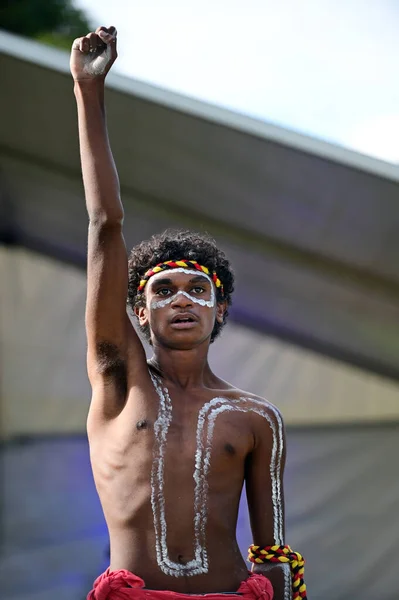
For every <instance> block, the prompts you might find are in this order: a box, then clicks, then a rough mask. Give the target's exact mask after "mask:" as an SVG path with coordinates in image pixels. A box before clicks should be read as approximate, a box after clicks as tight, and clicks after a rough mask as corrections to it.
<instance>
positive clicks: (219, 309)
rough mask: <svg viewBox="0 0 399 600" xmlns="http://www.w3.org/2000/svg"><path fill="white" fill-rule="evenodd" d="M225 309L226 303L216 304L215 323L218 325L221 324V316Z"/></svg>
mask: <svg viewBox="0 0 399 600" xmlns="http://www.w3.org/2000/svg"><path fill="white" fill-rule="evenodd" d="M226 309H227V302H226V301H224V302H218V303H217V304H216V321H217V322H218V323H223V315H224V313H225V312H226Z"/></svg>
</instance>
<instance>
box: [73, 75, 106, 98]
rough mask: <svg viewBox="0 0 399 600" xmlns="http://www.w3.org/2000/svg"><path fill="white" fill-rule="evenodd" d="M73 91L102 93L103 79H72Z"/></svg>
mask: <svg viewBox="0 0 399 600" xmlns="http://www.w3.org/2000/svg"><path fill="white" fill-rule="evenodd" d="M74 92H75V95H76V94H82V93H83V94H101V95H103V93H104V79H102V78H101V79H100V78H96V79H74Z"/></svg>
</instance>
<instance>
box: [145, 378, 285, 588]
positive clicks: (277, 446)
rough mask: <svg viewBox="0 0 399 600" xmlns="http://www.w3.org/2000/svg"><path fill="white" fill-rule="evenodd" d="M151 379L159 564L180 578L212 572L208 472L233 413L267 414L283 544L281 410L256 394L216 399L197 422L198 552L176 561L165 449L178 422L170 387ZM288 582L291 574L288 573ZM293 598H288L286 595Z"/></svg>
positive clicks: (195, 546) (276, 528)
mask: <svg viewBox="0 0 399 600" xmlns="http://www.w3.org/2000/svg"><path fill="white" fill-rule="evenodd" d="M150 374H151V378H152V381H153V384H154V387H155V390H156V391H157V394H158V396H159V400H160V403H159V412H158V417H157V420H156V422H155V447H154V462H153V468H152V475H151V504H152V510H153V516H154V529H155V538H156V555H157V563H158V565H159V567H160V569H161V570H162V571H163V572H164V573H166V574H167V575H171V576H174V577H183V576H186V577H187V576H193V575H200V574H203V573H207V572H208V570H209V562H208V554H207V549H206V525H207V520H208V491H209V484H208V475H209V471H210V466H211V451H212V440H213V434H214V429H215V423H216V419H217V417H218V416H219V415H221V414H223V413H224V412H228V411H239V412H243V413H247V412H255V413H256V414H258V415H260V416H262V417H263V418H264V419H266V421H267V422H268V424H269V427H270V429H271V431H272V437H273V443H272V455H271V460H270V477H271V484H272V505H273V524H274V538H275V543H276V544H278V545H280V544H282V543H283V515H282V502H281V461H282V453H283V429H282V420H281V417H280V414H279V412H278V411H277V410H276V409H275V408H274V407H273V406H270V405H268V407H267V408H268V409H269V411H271V412H272V413H273V415H274V417H275V418H272V417H271V416H270V413H269V412H268V411H267V408H266V406H265V404H264V403H263V402H261V401H260V400H255V399H252V398H245V397H242V398H239V399H237V400H229V399H227V398H222V397H221V398H213V399H212V400H210V401H209V402H207V403H206V404H205V405H204V406H203V407H202V408H201V410H200V411H199V414H198V421H197V432H196V442H197V448H196V453H195V467H194V473H193V479H194V540H193V556H194V558H193V559H192V560H190V561H189V562H188V563H186V564H185V565H182V564H180V563H176V562H173V561H171V560H170V558H169V551H168V546H167V523H166V517H165V496H164V477H165V473H164V471H165V464H164V458H165V449H166V442H167V434H168V429H169V426H170V423H171V422H172V403H171V399H170V396H169V392H168V390H167V388H165V387H163V386H162V384H161V382H160V380H159V379H158V378H157V377H155V376H153V375H152V373H150ZM286 580H287V581H288V578H287V577H286ZM287 593H289V591H288V592H287ZM286 597H287V598H288V596H286V595H285V596H284V598H285V599H286Z"/></svg>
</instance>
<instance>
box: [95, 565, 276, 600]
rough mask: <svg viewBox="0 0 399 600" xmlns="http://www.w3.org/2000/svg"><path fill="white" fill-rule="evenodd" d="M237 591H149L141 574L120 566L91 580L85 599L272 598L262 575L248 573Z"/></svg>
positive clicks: (227, 599) (216, 599) (259, 599)
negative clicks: (92, 583)
mask: <svg viewBox="0 0 399 600" xmlns="http://www.w3.org/2000/svg"><path fill="white" fill-rule="evenodd" d="M237 594H240V596H238V595H237V596H236V595H234V593H232V594H231V593H229V594H227V595H226V594H220V593H215V594H181V593H178V592H171V591H168V590H149V589H146V588H145V583H144V581H143V580H142V579H141V577H137V575H134V574H133V573H131V572H130V571H125V570H123V569H121V570H119V571H112V572H110V570H109V569H107V570H106V571H105V573H103V574H102V575H100V577H98V578H97V579H96V580H95V582H94V587H93V589H92V591H91V592H90V593H89V595H88V596H87V600H273V588H272V584H271V583H270V581H269V580H268V579H267V577H265V576H264V575H259V574H257V573H248V579H245V580H244V581H242V582H241V585H240V587H239V588H238V590H237Z"/></svg>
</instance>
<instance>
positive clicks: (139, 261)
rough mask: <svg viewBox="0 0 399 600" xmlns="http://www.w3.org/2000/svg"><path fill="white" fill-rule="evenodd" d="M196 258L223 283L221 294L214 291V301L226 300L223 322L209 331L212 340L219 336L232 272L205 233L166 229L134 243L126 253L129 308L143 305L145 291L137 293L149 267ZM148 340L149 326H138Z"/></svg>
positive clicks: (230, 288)
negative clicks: (127, 256) (215, 294)
mask: <svg viewBox="0 0 399 600" xmlns="http://www.w3.org/2000/svg"><path fill="white" fill-rule="evenodd" d="M179 259H180V260H182V259H186V260H195V261H197V262H198V263H199V264H200V265H203V266H205V267H207V268H208V269H209V270H210V271H211V272H213V271H216V273H217V275H218V277H219V279H220V281H221V282H222V284H223V292H224V293H223V296H222V294H221V292H220V290H217V296H216V298H217V301H218V302H226V310H225V312H224V316H223V322H222V323H218V322H217V321H215V326H214V328H213V331H212V334H211V342H213V341H214V340H215V338H216V337H217V336H218V335H219V333H220V331H221V330H222V328H223V326H224V325H225V322H226V318H227V317H228V314H229V313H228V308H227V307H229V306H231V302H232V299H231V296H232V293H233V291H234V274H233V271H232V269H231V266H230V263H229V261H228V260H227V258H226V256H225V254H224V252H223V251H222V250H220V249H219V248H218V247H217V245H216V242H215V240H214V239H213V238H211V237H210V236H209V235H208V234H203V233H197V232H194V231H187V230H176V229H167V230H166V231H164V232H163V233H160V234H156V235H153V236H152V237H151V238H150V239H149V240H145V241H143V242H140V243H139V244H137V246H134V248H133V249H132V250H131V252H130V256H129V287H128V299H127V300H128V304H129V306H130V307H131V309H134V308H135V307H138V306H143V303H144V302H145V300H144V294H138V293H137V288H138V286H139V283H140V280H141V278H142V277H143V275H144V273H145V272H146V271H148V269H150V268H151V267H154V266H155V265H157V264H159V263H163V262H165V261H167V260H179ZM141 331H142V333H143V335H144V337H145V339H146V340H147V341H150V328H149V326H148V325H147V326H146V327H141Z"/></svg>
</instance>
